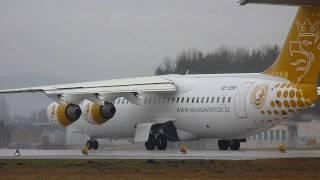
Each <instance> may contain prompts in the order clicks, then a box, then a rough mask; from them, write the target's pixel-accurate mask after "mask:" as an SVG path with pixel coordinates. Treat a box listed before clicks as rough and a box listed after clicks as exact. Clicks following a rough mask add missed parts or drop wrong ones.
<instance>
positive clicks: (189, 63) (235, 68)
mask: <svg viewBox="0 0 320 180" xmlns="http://www.w3.org/2000/svg"><path fill="white" fill-rule="evenodd" d="M279 49H280V48H279V46H277V45H273V46H271V45H264V46H263V47H261V48H259V49H252V50H248V49H246V48H235V49H232V48H228V47H220V48H218V49H216V50H214V51H212V52H208V53H203V52H201V51H199V50H196V49H189V50H184V51H182V52H181V53H180V54H179V55H178V56H177V57H176V58H175V59H171V58H169V57H166V58H164V60H163V62H162V64H160V65H159V66H158V67H157V68H156V70H155V74H156V75H162V74H185V73H186V71H187V70H188V72H189V74H219V73H252V72H262V71H264V70H265V69H266V68H267V67H269V66H270V65H271V64H272V63H273V62H274V61H275V59H276V58H277V56H278V54H279Z"/></svg>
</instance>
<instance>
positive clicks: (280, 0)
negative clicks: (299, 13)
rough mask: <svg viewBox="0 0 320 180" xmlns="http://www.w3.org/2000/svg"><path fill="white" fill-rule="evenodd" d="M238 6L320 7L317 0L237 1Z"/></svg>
mask: <svg viewBox="0 0 320 180" xmlns="http://www.w3.org/2000/svg"><path fill="white" fill-rule="evenodd" d="M238 2H239V3H240V5H246V4H248V3H256V4H280V5H292V6H312V5H320V2H319V0H239V1H238Z"/></svg>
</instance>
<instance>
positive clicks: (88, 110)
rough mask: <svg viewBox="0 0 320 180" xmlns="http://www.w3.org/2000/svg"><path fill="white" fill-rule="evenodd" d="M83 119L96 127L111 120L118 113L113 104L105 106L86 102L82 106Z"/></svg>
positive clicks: (106, 103)
mask: <svg viewBox="0 0 320 180" xmlns="http://www.w3.org/2000/svg"><path fill="white" fill-rule="evenodd" d="M82 112H83V114H82V115H83V118H84V119H85V120H86V121H87V122H89V123H90V124H94V125H101V124H103V123H105V122H107V121H108V120H110V119H111V118H112V117H113V116H114V115H115V113H116V108H115V106H114V105H113V104H112V103H109V102H105V103H104V104H103V105H100V104H96V103H92V102H85V103H84V104H83V106H82Z"/></svg>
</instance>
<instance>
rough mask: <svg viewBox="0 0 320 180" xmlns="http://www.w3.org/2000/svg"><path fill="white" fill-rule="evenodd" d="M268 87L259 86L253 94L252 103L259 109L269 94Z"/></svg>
mask: <svg viewBox="0 0 320 180" xmlns="http://www.w3.org/2000/svg"><path fill="white" fill-rule="evenodd" d="M268 89H269V88H268V85H259V86H257V87H256V88H255V89H254V90H253V91H252V93H251V103H252V105H253V106H254V107H256V108H257V109H260V108H261V107H262V106H263V104H264V102H265V100H266V97H267V94H268Z"/></svg>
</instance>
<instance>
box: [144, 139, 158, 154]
mask: <svg viewBox="0 0 320 180" xmlns="http://www.w3.org/2000/svg"><path fill="white" fill-rule="evenodd" d="M144 145H145V147H146V150H148V151H151V150H154V148H155V147H156V138H155V137H154V135H149V138H148V141H147V142H145V143H144Z"/></svg>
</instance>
